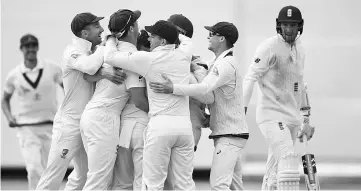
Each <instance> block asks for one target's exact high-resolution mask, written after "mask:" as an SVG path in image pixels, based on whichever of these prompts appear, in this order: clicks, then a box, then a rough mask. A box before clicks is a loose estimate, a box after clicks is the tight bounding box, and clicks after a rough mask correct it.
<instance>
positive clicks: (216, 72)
mask: <svg viewBox="0 0 361 191" xmlns="http://www.w3.org/2000/svg"><path fill="white" fill-rule="evenodd" d="M212 72H213V74H214V75H215V76H219V72H218V69H217V67H216V66H215V67H214V68H213V70H212Z"/></svg>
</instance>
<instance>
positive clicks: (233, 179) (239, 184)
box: [209, 137, 247, 190]
mask: <svg viewBox="0 0 361 191" xmlns="http://www.w3.org/2000/svg"><path fill="white" fill-rule="evenodd" d="M246 143H247V139H242V138H238V137H220V138H216V139H214V147H215V148H214V152H213V161H212V167H211V175H210V177H209V180H210V185H211V190H243V189H244V188H243V181H242V157H243V153H244V150H243V149H244V147H245V145H246Z"/></svg>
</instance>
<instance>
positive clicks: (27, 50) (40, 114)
mask: <svg viewBox="0 0 361 191" xmlns="http://www.w3.org/2000/svg"><path fill="white" fill-rule="evenodd" d="M20 50H21V51H22V53H23V56H24V61H23V62H22V63H20V65H18V66H17V67H15V68H14V69H12V70H11V71H10V73H9V74H8V75H7V77H6V80H5V86H4V94H3V98H2V102H1V103H2V109H3V112H4V115H5V117H6V118H7V120H8V122H9V126H10V127H11V128H16V129H17V137H18V139H19V144H20V149H21V154H22V156H23V158H24V161H25V166H26V171H27V173H28V187H29V190H34V189H35V188H36V185H37V184H38V182H39V180H40V176H41V174H42V173H43V172H44V170H45V168H46V163H47V161H48V154H49V150H50V145H51V135H52V129H53V128H52V127H53V119H54V116H55V113H56V110H57V109H58V105H57V99H56V97H57V86H58V85H61V86H63V82H62V71H61V68H60V67H59V66H57V65H56V64H55V63H54V62H52V61H50V60H45V59H38V57H37V53H38V51H39V41H38V39H37V38H36V37H35V36H34V35H32V34H26V35H24V36H22V37H21V39H20ZM13 95H14V97H13ZM12 97H13V98H15V99H16V100H17V102H18V104H19V106H18V109H17V110H16V111H12V110H11V106H10V99H11V98H12Z"/></svg>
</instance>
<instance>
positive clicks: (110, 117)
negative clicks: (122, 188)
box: [80, 108, 120, 190]
mask: <svg viewBox="0 0 361 191" xmlns="http://www.w3.org/2000/svg"><path fill="white" fill-rule="evenodd" d="M119 116H120V113H119V111H117V112H114V111H112V110H111V109H109V108H93V109H85V111H84V112H83V114H82V117H81V120H80V130H81V135H82V138H83V142H84V145H85V150H86V151H87V155H88V169H89V171H88V174H87V180H86V183H85V186H84V188H83V190H106V189H107V188H108V187H109V185H110V183H111V180H112V176H113V168H114V163H115V159H116V156H117V148H118V146H117V145H118V142H119V126H120V117H119Z"/></svg>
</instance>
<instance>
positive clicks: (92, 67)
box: [67, 46, 104, 75]
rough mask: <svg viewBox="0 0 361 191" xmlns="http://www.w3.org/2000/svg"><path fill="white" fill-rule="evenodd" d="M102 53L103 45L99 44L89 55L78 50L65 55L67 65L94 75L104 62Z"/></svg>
mask: <svg viewBox="0 0 361 191" xmlns="http://www.w3.org/2000/svg"><path fill="white" fill-rule="evenodd" d="M103 55H104V47H102V46H99V47H98V48H97V50H96V51H95V52H94V53H93V54H91V55H86V54H84V53H81V52H80V51H79V50H74V51H72V52H70V54H69V55H68V56H67V57H68V58H67V65H68V66H69V67H70V68H73V69H75V70H79V71H81V72H83V73H86V74H90V75H94V74H95V73H96V72H97V71H98V69H99V68H100V67H101V66H102V64H103V62H104V60H103V59H104V57H103Z"/></svg>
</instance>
